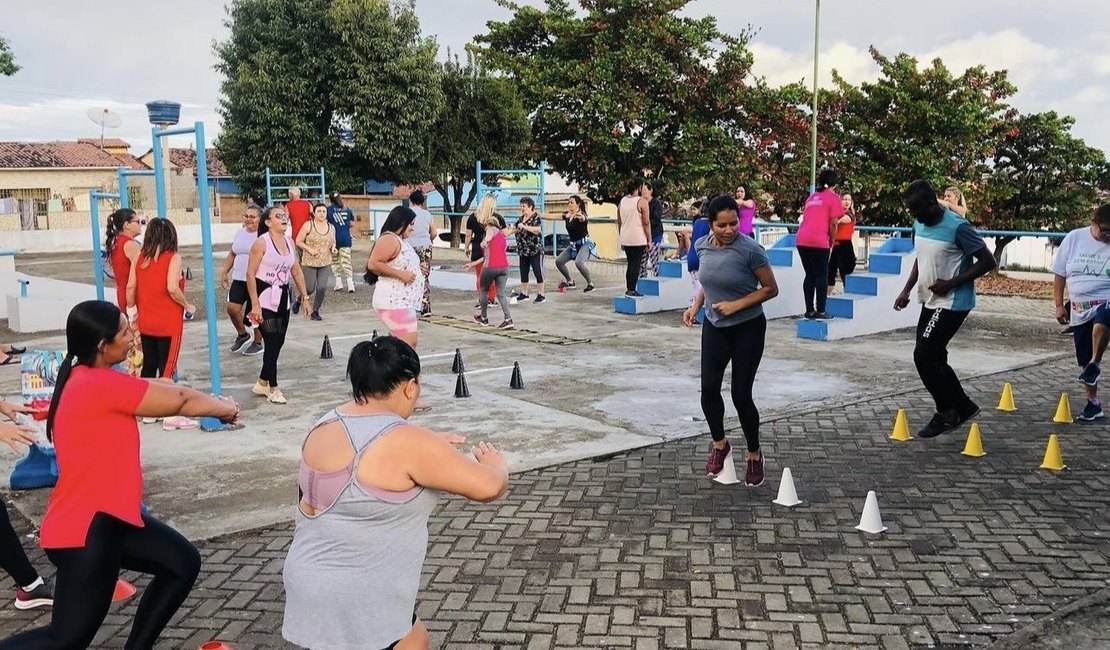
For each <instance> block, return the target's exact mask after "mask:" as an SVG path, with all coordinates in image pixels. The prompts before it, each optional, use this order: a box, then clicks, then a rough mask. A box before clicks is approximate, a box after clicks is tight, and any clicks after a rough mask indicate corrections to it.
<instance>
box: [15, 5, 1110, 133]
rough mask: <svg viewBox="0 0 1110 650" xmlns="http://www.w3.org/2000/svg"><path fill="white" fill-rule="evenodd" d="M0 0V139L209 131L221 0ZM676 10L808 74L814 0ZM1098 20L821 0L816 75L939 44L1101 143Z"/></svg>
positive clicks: (1060, 11) (474, 29)
mask: <svg viewBox="0 0 1110 650" xmlns="http://www.w3.org/2000/svg"><path fill="white" fill-rule="evenodd" d="M525 3H526V4H534V5H541V4H542V3H541V2H539V0H528V1H526V2H525ZM4 4H5V5H6V6H5V7H4V9H3V14H4V20H3V22H2V23H0V35H3V36H4V37H5V38H6V39H7V40H8V41H9V44H10V45H11V47H12V49H13V50H14V52H15V56H16V60H17V63H18V64H19V65H21V66H22V68H23V69H22V70H21V71H20V72H19V73H18V74H17V75H16V76H14V77H0V141H2V140H30V141H49V140H72V139H76V138H78V137H97V136H99V135H100V127H99V126H97V125H96V124H93V123H92V122H91V121H90V120H89V118H88V117H86V115H85V111H86V110H87V109H89V108H92V107H98V108H109V109H111V110H113V111H115V112H117V113H119V114H120V115H121V116H122V118H123V125H122V126H121V127H120V128H118V129H109V130H107V131H106V133H105V135H106V136H107V137H119V138H123V139H125V140H128V141H129V142H131V144H132V149H133V151H135V152H136V153H141V152H142V151H145V150H146V149H148V148H149V139H150V127H149V125H148V124H147V121H146V112H145V108H144V107H143V104H144V103H145V102H147V101H151V100H154V99H168V100H172V101H177V102H180V103H181V104H182V105H183V108H182V121H183V122H192V121H196V120H203V121H205V124H206V129H207V132H208V134H209V139H210V140H211V139H213V138H214V137H215V136H216V135H217V134H218V133H219V117H218V115H217V113H216V105H217V102H218V98H219V86H220V76H219V74H218V73H217V72H216V71H215V70H214V69H213V65H214V64H215V58H214V56H213V54H212V47H211V44H212V42H213V41H214V40H220V39H223V38H224V37H225V36H226V34H227V28H226V27H225V26H224V24H223V22H224V18H225V15H226V14H225V10H224V0H188V1H187V2H180V1H179V2H172V1H170V0H155V1H151V0H98V1H97V2H87V0H80V1H79V0H40V1H38V2H14V0H8V1H6V2H4ZM923 7H924V8H923ZM416 11H417V14H418V16H419V18H420V21H421V28H422V30H423V32H424V33H425V34H427V35H429V36H433V37H435V39H436V40H437V42H438V43H439V45H440V53H441V55H444V54H445V53H446V51H447V49H448V48H450V49H451V50H452V51H456V52H457V51H461V50H462V48H463V46H464V45H465V44H466V43H468V42H470V41H471V40H472V39H473V38H474V36H476V35H477V34H481V33H483V32H485V30H486V22H487V21H489V20H502V19H505V18H507V17H508V16H509V14H508V12H507V11H506V10H504V9H502V8H500V7H498V6H497V5H496V4H495V3H494V2H493V0H416ZM685 11H686V12H687V13H689V14H690V15H694V16H705V15H713V16H715V17H716V18H717V20H718V24H719V25H720V27H721V28H722V29H723V30H724V31H726V32H730V33H739V32H740V31H741V30H744V29H745V28H746V27H748V26H751V27H752V28H754V29H755V30H756V31H755V35H754V37H753V38H752V41H751V45H750V46H751V48H752V51H753V53H754V55H755V72H756V74H758V75H761V76H764V77H766V78H767V80H768V81H770V82H772V83H785V82H791V81H797V80H805V81H806V83H811V75H812V73H813V22H814V15H813V14H814V0H775V1H773V2H767V1H766V0H693V1H692V2H691V3H690V4H689V5H688V6H687V8H686V9H685ZM1107 24H1110V2H1105V0H1056V1H1055V2H1052V3H1049V2H1047V1H1046V0H932V2H929V3H916V2H913V3H911V2H908V1H905V0H886V1H882V2H881V1H877V0H824V2H822V3H821V45H820V52H821V56H820V70H821V71H820V74H819V81H820V83H822V84H828V83H829V81H830V78H831V70H832V69H833V68H835V69H837V70H838V71H839V72H840V74H841V75H842V76H844V77H845V78H847V79H848V80H849V81H852V82H856V83H858V82H860V81H866V80H870V79H874V78H875V77H876V76H877V68H876V66H875V65H874V63H873V62H872V61H871V58H870V56H869V54H868V48H869V47H870V46H872V45H874V46H875V47H877V48H878V49H879V50H880V51H882V52H884V53H886V54H889V55H894V54H896V53H898V52H909V53H910V54H913V55H914V56H916V57H918V59H919V61H920V62H921V63H922V64H925V63H927V62H929V61H931V60H932V59H933V58H935V57H941V58H942V59H943V60H944V61H945V63H946V64H947V65H948V66H949V68H951V69H952V70H954V71H962V70H963V69H965V68H967V67H969V66H972V65H977V64H983V65H986V66H987V67H988V68H991V69H1006V70H1009V72H1010V77H1011V80H1012V81H1013V82H1014V83H1015V85H1016V86H1017V87H1018V89H1019V92H1018V94H1017V95H1016V96H1015V97H1014V98H1013V99H1012V103H1013V104H1014V105H1015V106H1016V107H1017V108H1018V109H1019V110H1021V111H1023V112H1035V111H1043V110H1056V111H1058V112H1060V113H1064V114H1068V115H1072V116H1074V117H1075V118H1076V120H1077V123H1076V126H1075V129H1074V133H1075V134H1076V135H1078V136H1079V137H1081V138H1083V139H1084V140H1086V141H1087V143H1088V144H1090V145H1092V146H1096V147H1099V148H1101V149H1103V150H1107V151H1110V126H1108V125H1107V120H1106V119H1105V116H1106V115H1110V30H1106V29H1105V25H1107ZM305 27H306V29H307V28H311V26H310V25H306V26H305ZM187 141H188V140H187V137H186V136H183V137H180V140H174V142H173V146H187Z"/></svg>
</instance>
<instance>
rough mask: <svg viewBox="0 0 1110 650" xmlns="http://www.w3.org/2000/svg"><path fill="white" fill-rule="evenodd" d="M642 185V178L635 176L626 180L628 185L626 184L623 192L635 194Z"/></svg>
mask: <svg viewBox="0 0 1110 650" xmlns="http://www.w3.org/2000/svg"><path fill="white" fill-rule="evenodd" d="M643 186H644V179H642V178H640V177H639V176H637V177H636V178H633V179H632V180H630V181H628V185H627V188H626V189H627V191H626V192H625V194H635V193H636V192H638V191H639V190H640V188H641V187H643Z"/></svg>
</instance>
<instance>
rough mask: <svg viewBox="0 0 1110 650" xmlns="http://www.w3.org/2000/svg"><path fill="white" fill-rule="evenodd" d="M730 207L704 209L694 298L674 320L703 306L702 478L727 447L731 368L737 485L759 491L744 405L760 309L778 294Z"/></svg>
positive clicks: (761, 322)
mask: <svg viewBox="0 0 1110 650" xmlns="http://www.w3.org/2000/svg"><path fill="white" fill-rule="evenodd" d="M737 212H738V208H737V205H736V201H735V200H734V199H733V198H732V197H729V196H719V197H717V198H716V199H714V200H713V202H712V203H711V204H710V205H709V226H710V231H709V234H708V235H706V236H704V237H702V238H700V239H698V240H697V241H696V242H694V247H695V248H696V249H697V252H698V261H699V263H700V265H701V268H700V269H699V271H698V279H699V280H700V281H701V291H700V292H699V293H698V295H697V296H696V297H695V298H694V304H693V305H691V306H690V308H689V309H687V310H686V312H685V313H684V314H683V315H682V320H683V321H684V322H685V323H686V325H687V326H688V327H693V326H694V324H695V323H696V322H697V315H698V310H699V309H701V307H702V305H703V304H704V305H706V307H707V309H706V311H705V323H704V324H703V325H702V329H701V408H702V412H703V413H704V414H705V421H706V423H707V424H708V425H709V432H710V434H712V436H713V445H712V446H711V447H710V449H709V461H708V462H706V464H705V471H706V473H707V474H709V475H710V476H716V475H717V474H719V473H720V472H721V470H722V469H723V468H724V463H725V458H726V457H728V455H729V453H730V452H731V451H732V445H730V444H729V441H728V439H727V438H725V423H724V421H725V402H724V400H723V399H722V398H721V383H722V381H723V380H724V375H725V368H726V367H728V364H729V363H730V362H731V363H732V403H733V405H734V406H735V407H736V413H737V415H739V417H740V426H741V428H742V429H743V430H744V438H745V439H746V440H747V443H748V456H747V460H748V468H747V471H746V472H745V474H744V482H745V483H747V484H748V485H751V486H753V487H754V486H757V485H762V484H763V469H764V467H763V465H764V459H763V453H762V452H761V451H760V449H759V410H758V409H757V408H756V406H755V400H754V399H753V398H752V387H753V385H754V384H755V373H756V371H757V370H759V362H760V360H761V359H762V358H763V344H764V340H765V339H766V336H767V319H766V318H765V317H764V316H763V303H765V302H767V301H768V300H770V299H772V298H774V297H775V296H777V295H778V293H779V287H778V284H777V283H776V282H775V274H774V273H773V272H772V271H771V265H770V263H769V262H768V261H767V253H766V251H764V250H763V247H761V246H760V245H759V244H757V243H756V242H755V240H753V239H751V238H750V237H745V236H742V235H739V230H738V228H739V217H738V216H737Z"/></svg>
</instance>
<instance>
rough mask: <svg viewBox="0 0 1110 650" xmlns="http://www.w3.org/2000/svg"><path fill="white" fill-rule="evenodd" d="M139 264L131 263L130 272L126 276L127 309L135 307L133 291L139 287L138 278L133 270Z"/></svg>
mask: <svg viewBox="0 0 1110 650" xmlns="http://www.w3.org/2000/svg"><path fill="white" fill-rule="evenodd" d="M138 267H139V265H138V264H135V263H132V264H131V272H130V273H129V274H128V276H127V309H128V311H130V310H131V309H133V308H134V307H135V291H136V290H137V289H138V287H139V279H138V276H136V274H135V272H136V270H137V269H138Z"/></svg>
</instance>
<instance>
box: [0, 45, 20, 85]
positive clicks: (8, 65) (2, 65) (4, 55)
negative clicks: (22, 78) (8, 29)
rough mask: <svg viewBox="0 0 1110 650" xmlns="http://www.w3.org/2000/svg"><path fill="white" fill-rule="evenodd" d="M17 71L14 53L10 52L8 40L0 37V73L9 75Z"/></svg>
mask: <svg viewBox="0 0 1110 650" xmlns="http://www.w3.org/2000/svg"><path fill="white" fill-rule="evenodd" d="M17 72H19V66H18V65H16V63H15V55H14V54H12V50H11V47H9V46H8V41H6V40H5V39H4V38H3V37H0V75H3V76H5V77H10V76H12V75H14V74H15V73H17Z"/></svg>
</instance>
